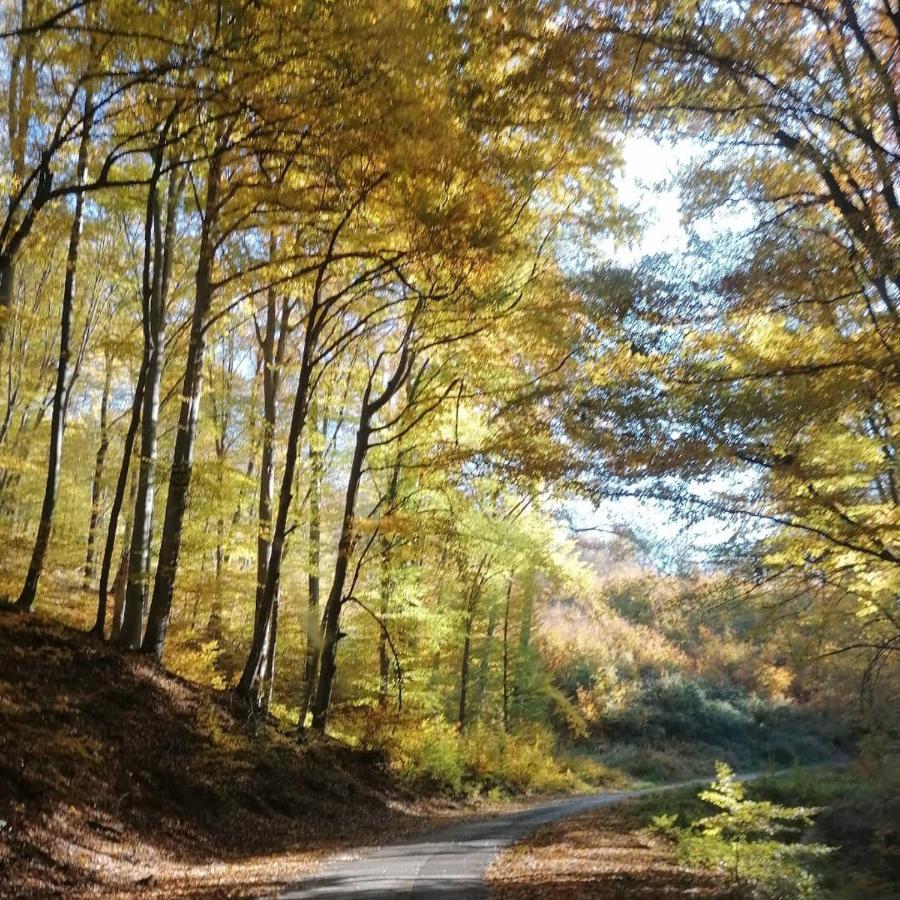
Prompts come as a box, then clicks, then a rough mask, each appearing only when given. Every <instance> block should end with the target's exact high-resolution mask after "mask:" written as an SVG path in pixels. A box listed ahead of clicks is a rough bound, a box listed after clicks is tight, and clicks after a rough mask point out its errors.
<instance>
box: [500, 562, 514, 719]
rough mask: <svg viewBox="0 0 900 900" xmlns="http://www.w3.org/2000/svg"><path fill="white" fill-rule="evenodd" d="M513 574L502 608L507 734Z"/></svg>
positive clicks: (504, 697)
mask: <svg viewBox="0 0 900 900" xmlns="http://www.w3.org/2000/svg"><path fill="white" fill-rule="evenodd" d="M513 577H514V576H513V573H512V572H510V574H509V583H508V584H507V586H506V603H505V604H504V606H503V730H504V732H509V607H510V601H511V600H512V589H513Z"/></svg>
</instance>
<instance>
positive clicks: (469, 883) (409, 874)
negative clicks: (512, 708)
mask: <svg viewBox="0 0 900 900" xmlns="http://www.w3.org/2000/svg"><path fill="white" fill-rule="evenodd" d="M708 782H709V779H708V778H705V779H697V780H695V781H683V782H680V783H678V784H670V785H666V786H665V787H660V788H649V789H647V790H638V791H610V792H606V793H602V794H589V795H586V796H583V797H573V798H570V799H566V800H556V801H553V802H550V803H542V804H540V805H538V806H533V807H531V808H530V809H526V810H523V811H521V812H515V813H509V814H507V815H502V816H495V817H492V818H490V819H482V820H479V821H475V822H465V823H463V824H462V825H454V826H453V827H451V828H445V829H442V830H441V831H436V832H433V833H432V834H429V835H425V836H423V837H420V838H418V839H415V840H411V841H409V842H407V843H402V844H394V845H391V846H387V847H380V848H377V849H371V850H364V851H363V852H362V854H361V855H360V856H359V857H357V858H353V859H351V858H348V857H346V856H343V857H341V856H339V857H334V858H333V859H332V860H330V861H329V862H328V863H326V864H325V866H324V868H322V869H321V870H320V871H319V873H318V874H317V875H315V876H314V877H312V878H310V879H309V880H308V881H305V882H303V883H302V884H299V885H297V886H296V887H294V888H292V889H291V890H289V891H288V892H287V893H286V894H282V897H283V898H284V900H317V898H325V897H328V898H330V900H341V898H345V897H347V898H349V897H354V898H358V900H450V898H453V900H486V898H487V897H488V891H487V887H486V886H485V883H484V874H485V872H486V871H487V868H488V866H489V865H490V863H491V860H492V859H493V858H494V856H495V854H496V853H497V852H498V851H500V850H501V849H502V848H503V847H506V846H507V845H509V844H512V843H514V842H515V841H517V840H519V839H520V838H522V837H524V836H525V835H526V834H528V833H529V832H532V831H534V830H535V829H537V828H539V827H540V826H541V825H545V824H547V823H548V822H554V821H556V820H557V819H564V818H567V817H569V816H577V815H580V814H581V813H583V812H587V811H588V810H591V809H594V808H596V807H598V806H608V805H610V804H613V803H619V802H621V801H622V800H628V799H630V798H632V797H640V796H641V795H642V794H651V793H656V792H658V791H664V790H673V789H674V788H679V787H688V786H693V785H701V784H707V783H708Z"/></svg>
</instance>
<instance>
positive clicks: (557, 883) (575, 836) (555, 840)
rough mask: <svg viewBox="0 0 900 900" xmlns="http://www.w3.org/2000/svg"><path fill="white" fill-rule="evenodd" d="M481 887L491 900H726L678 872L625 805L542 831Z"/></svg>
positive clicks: (699, 877) (701, 879) (717, 888)
mask: <svg viewBox="0 0 900 900" xmlns="http://www.w3.org/2000/svg"><path fill="white" fill-rule="evenodd" d="M487 882H488V885H489V887H490V891H491V900H613V898H616V900H619V898H626V897H627V898H629V900H630V898H647V900H649V898H654V900H655V898H666V900H688V898H690V900H693V898H697V897H722V896H724V894H723V892H722V890H721V885H717V884H716V882H715V880H714V879H713V878H712V877H710V876H708V875H704V874H698V873H696V872H691V871H689V870H687V869H684V868H682V867H680V866H679V865H678V863H677V862H676V860H675V858H674V856H673V854H672V851H671V849H670V848H669V847H668V846H667V845H666V844H665V842H663V841H661V840H659V839H657V838H655V837H653V836H651V835H648V834H647V833H646V832H645V831H643V829H642V828H641V826H640V824H639V823H638V822H637V821H636V819H635V817H634V816H633V815H630V814H629V804H627V803H626V804H623V805H621V806H616V807H605V808H600V809H597V810H593V811H592V812H589V813H585V814H584V815H582V816H578V817H577V818H574V819H564V820H562V821H560V822H556V823H554V824H552V825H548V826H546V827H545V828H543V829H541V830H540V831H538V832H536V833H535V834H533V835H531V836H530V837H528V838H526V839H525V840H523V841H520V842H519V843H517V844H515V845H514V846H512V847H510V848H509V849H508V850H506V851H505V852H504V853H502V854H501V855H500V856H498V857H497V859H496V860H495V861H494V863H493V865H492V866H491V867H490V869H489V870H488V874H487Z"/></svg>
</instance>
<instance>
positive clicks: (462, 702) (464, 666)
mask: <svg viewBox="0 0 900 900" xmlns="http://www.w3.org/2000/svg"><path fill="white" fill-rule="evenodd" d="M474 618H475V614H474V609H473V607H472V606H469V607H467V609H466V617H465V621H464V623H463V624H464V628H465V630H464V631H463V649H462V660H461V661H460V667H459V717H458V722H459V727H460V729H465V727H466V716H467V715H468V709H467V706H466V704H467V702H468V696H469V659H470V657H471V653H472V620H473V619H474Z"/></svg>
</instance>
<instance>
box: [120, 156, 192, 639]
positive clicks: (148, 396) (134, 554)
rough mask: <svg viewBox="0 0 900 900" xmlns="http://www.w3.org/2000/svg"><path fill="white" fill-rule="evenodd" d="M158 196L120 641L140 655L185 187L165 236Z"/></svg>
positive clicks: (175, 187) (172, 190) (169, 210)
mask: <svg viewBox="0 0 900 900" xmlns="http://www.w3.org/2000/svg"><path fill="white" fill-rule="evenodd" d="M151 190H152V191H153V197H152V198H151V203H152V221H153V234H154V238H153V245H154V248H153V277H152V281H151V285H150V303H149V309H148V312H149V321H148V322H146V323H145V326H144V338H145V341H144V353H145V355H146V358H147V379H146V384H145V386H144V396H143V409H142V411H141V449H140V463H139V465H138V478H137V493H136V496H135V502H134V518H133V524H132V530H131V542H130V548H129V550H128V553H129V560H128V568H127V575H128V577H127V580H126V586H125V605H124V610H123V619H122V629H121V631H120V633H119V636H118V639H119V643H120V645H121V646H123V647H124V648H126V649H129V650H136V649H137V648H138V647H139V646H140V644H141V633H142V631H143V626H144V615H145V613H146V606H147V592H148V584H149V579H150V548H151V545H152V543H153V507H154V500H155V495H156V465H157V434H158V431H159V400H160V390H161V387H162V372H163V359H164V355H165V340H166V303H167V300H168V291H169V282H170V280H171V275H172V257H173V251H174V244H175V228H176V216H177V213H178V208H177V207H178V199H179V194H180V182H179V179H178V178H177V177H176V174H175V172H171V173H170V175H169V185H168V190H167V196H166V231H165V238H163V234H162V227H161V226H162V222H161V217H160V214H159V205H158V201H157V198H156V185H155V184H154V185H152V186H151Z"/></svg>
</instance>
